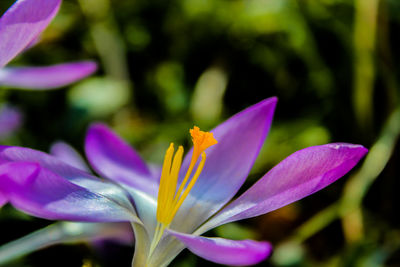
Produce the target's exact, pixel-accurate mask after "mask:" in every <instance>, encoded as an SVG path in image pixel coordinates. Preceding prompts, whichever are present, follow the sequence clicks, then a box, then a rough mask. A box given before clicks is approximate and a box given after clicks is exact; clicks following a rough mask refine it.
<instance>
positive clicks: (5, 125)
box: [0, 105, 22, 139]
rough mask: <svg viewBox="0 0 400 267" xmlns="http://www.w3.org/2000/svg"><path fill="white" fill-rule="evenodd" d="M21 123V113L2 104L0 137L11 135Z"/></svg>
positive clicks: (0, 110)
mask: <svg viewBox="0 0 400 267" xmlns="http://www.w3.org/2000/svg"><path fill="white" fill-rule="evenodd" d="M21 124H22V114H21V112H20V111H19V109H17V108H15V107H13V106H9V105H4V106H3V107H2V108H1V109H0V139H5V138H7V137H9V136H11V135H12V134H13V133H14V132H15V131H16V130H18V128H20V127H21Z"/></svg>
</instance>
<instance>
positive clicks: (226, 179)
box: [173, 97, 277, 232]
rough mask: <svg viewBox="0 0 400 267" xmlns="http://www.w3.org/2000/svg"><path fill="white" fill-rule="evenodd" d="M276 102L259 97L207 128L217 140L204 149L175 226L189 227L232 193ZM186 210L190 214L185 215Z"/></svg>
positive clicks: (257, 148)
mask: <svg viewBox="0 0 400 267" xmlns="http://www.w3.org/2000/svg"><path fill="white" fill-rule="evenodd" d="M276 103H277V98H276V97H272V98H268V99H266V100H264V101H261V102H260V103H258V104H255V105H253V106H251V107H249V108H247V109H245V110H244V111H242V112H240V113H238V114H236V115H235V116H233V117H232V118H230V119H228V120H227V121H225V122H224V123H222V124H220V125H219V126H217V127H216V128H215V129H214V130H212V131H211V132H213V133H214V137H215V139H216V140H217V141H218V144H216V145H214V146H212V147H211V148H209V149H208V150H207V151H206V154H207V160H206V163H205V166H204V169H203V172H202V173H201V175H200V177H199V178H198V180H197V182H196V184H195V186H194V187H193V189H192V191H191V192H190V194H189V196H188V198H187V199H186V200H185V201H184V202H183V205H182V207H181V208H180V210H179V212H178V213H177V217H176V221H177V223H176V227H177V228H176V229H179V230H180V231H182V232H190V231H193V230H194V228H196V227H197V226H198V225H199V224H201V223H202V222H204V221H205V220H206V219H207V218H209V217H210V216H211V215H212V214H214V213H215V212H216V211H217V210H219V209H220V208H221V207H222V206H223V205H225V204H226V203H227V202H228V201H229V200H230V199H231V198H232V197H233V196H234V195H235V194H236V192H237V191H238V190H239V188H240V187H241V186H242V184H243V183H244V181H245V180H246V178H247V176H248V174H249V172H250V169H251V167H252V166H253V164H254V161H255V159H256V157H257V155H258V153H259V151H260V149H261V146H262V145H263V143H264V140H265V138H266V136H267V134H268V131H269V128H270V125H271V122H272V117H273V114H274V110H275V106H276ZM191 153H192V152H191V151H190V152H188V155H187V156H186V158H185V161H184V164H183V167H182V172H184V171H186V170H187V168H188V165H189V160H190V159H189V158H190V157H191ZM183 176H184V173H181V175H180V177H181V178H182V177H183ZM194 207H196V208H194ZM190 210H193V212H190ZM188 212H190V214H192V215H193V216H192V215H191V216H190V218H188V217H187V215H188V214H189V213H188ZM178 224H179V226H178ZM184 224H185V225H184ZM173 229H175V228H174V227H173Z"/></svg>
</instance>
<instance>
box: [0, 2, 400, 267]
mask: <svg viewBox="0 0 400 267" xmlns="http://www.w3.org/2000/svg"><path fill="white" fill-rule="evenodd" d="M12 3H13V1H11V0H1V1H0V13H4V11H5V10H6V9H7V8H8V7H9V6H10V5H11V4H12ZM399 30H400V1H398V0H380V1H379V0H353V1H351V0H319V1H312V0H170V1H161V0H152V1H146V0H134V1H128V0H119V1H118V0H64V2H63V5H62V8H61V10H60V13H59V14H58V15H57V17H56V18H55V20H54V21H53V23H52V24H51V25H50V27H49V28H48V29H47V30H46V32H45V33H44V35H43V36H42V39H41V42H40V43H39V44H38V45H36V46H35V47H34V48H32V49H31V50H29V51H28V52H26V53H24V54H23V55H21V56H19V57H18V58H17V59H15V60H14V61H13V62H12V63H11V64H10V65H14V66H17V65H25V64H30V65H47V64H55V63H59V62H64V61H75V60H82V59H94V60H96V61H97V62H98V63H99V71H98V72H97V73H96V74H95V75H93V76H91V77H89V78H87V79H85V80H83V81H81V82H79V83H76V84H74V85H72V86H70V87H68V88H64V89H61V90H54V91H47V92H31V91H22V90H13V89H12V88H2V90H1V91H0V99H1V100H2V102H8V103H12V104H13V105H15V106H17V107H18V108H20V109H21V110H22V111H23V113H24V117H25V119H24V125H23V127H22V128H21V129H20V130H19V131H18V132H17V133H16V134H15V135H13V136H12V137H10V138H8V139H6V140H3V141H2V144H7V145H23V146H29V147H31V148H35V149H40V150H43V151H48V149H49V147H50V145H51V143H53V142H54V141H57V140H64V141H67V142H69V143H70V144H72V145H73V146H74V147H76V148H77V149H78V150H79V151H81V152H82V148H83V139H84V135H85V131H86V128H87V126H88V125H89V124H90V123H91V122H93V121H104V122H106V123H107V124H109V125H110V126H111V127H112V128H113V129H114V130H115V131H117V132H118V133H119V134H120V135H121V136H123V137H124V138H125V139H126V140H127V141H128V142H129V143H131V144H132V145H133V146H134V147H136V148H137V150H138V151H139V152H140V153H141V155H143V157H144V158H145V159H146V160H148V161H151V162H154V163H160V162H161V161H162V157H163V155H164V151H165V149H166V147H167V145H168V144H169V142H171V141H173V142H175V143H182V144H184V145H186V147H187V146H188V145H189V139H188V129H189V128H190V127H192V125H193V124H195V125H198V126H200V127H201V128H204V129H211V128H212V127H213V126H215V125H216V124H218V123H219V122H221V121H223V120H224V119H226V118H228V117H229V116H231V115H233V114H235V113H236V112H238V111H240V110H242V109H244V108H246V107H248V106H249V105H251V104H254V103H256V102H258V101H260V100H262V99H265V98H267V97H270V96H278V98H279V103H278V106H277V110H276V115H275V119H274V122H273V126H272V129H271V132H270V135H269V137H268V139H267V141H266V144H265V146H264V148H263V150H262V152H261V154H260V156H259V157H258V160H257V163H256V165H255V166H254V168H253V169H252V172H251V175H250V176H249V178H248V180H247V182H246V185H245V186H244V188H247V187H249V186H250V185H251V184H252V183H254V181H256V180H257V179H258V178H259V177H261V176H262V175H263V174H264V173H265V172H266V171H268V170H269V169H270V168H271V167H272V166H273V165H275V164H276V163H278V162H279V161H281V160H282V159H284V158H285V157H286V156H288V155H290V154H291V153H293V152H294V151H296V150H299V149H301V148H304V147H308V146H312V145H319V144H323V143H328V142H351V143H359V144H362V145H364V146H366V147H368V148H370V153H369V155H368V157H367V158H366V160H365V161H364V162H362V163H360V164H359V165H358V167H357V168H356V169H355V170H353V171H352V172H351V173H350V174H349V175H347V176H345V177H344V178H343V179H341V180H339V181H338V182H336V183H335V184H333V185H332V186H330V187H328V188H327V189H325V190H323V191H321V192H319V193H316V194H314V195H313V196H310V197H308V198H306V199H304V200H302V201H299V202H297V203H295V204H292V205H289V206H287V207H284V208H282V209H279V210H277V211H274V212H272V213H269V214H267V215H264V216H260V217H258V218H255V219H251V220H246V221H244V222H240V223H233V224H229V225H226V226H222V227H219V228H217V229H216V230H215V231H214V232H212V233H209V234H210V235H220V236H222V237H227V238H234V239H244V238H254V239H258V240H270V241H271V242H272V243H273V245H274V247H275V251H274V254H273V256H272V258H271V259H269V260H267V261H266V262H263V263H261V264H260V265H259V266H400V216H399V213H398V206H399V204H400V194H399V193H398V191H399V190H400V182H399V179H398V176H399V172H400V169H399V167H398V166H399V165H398V164H397V163H396V162H398V161H399V158H398V157H399V152H398V149H396V147H397V146H398V144H397V137H398V135H399V133H400V105H399V98H398V92H399V88H398V77H399V70H400V68H399V66H398V61H399V57H400V53H399V52H398V49H397V48H398V47H399V45H400V37H399V36H400V35H399V34H398V32H399ZM243 190H244V189H243ZM50 223H51V222H48V221H45V220H40V219H35V218H31V217H28V216H27V215H23V214H21V213H19V212H17V211H15V210H14V209H13V208H12V207H11V206H6V207H5V208H3V209H2V212H1V213H0V225H1V226H2V229H3V230H2V234H1V236H0V241H1V243H5V242H8V241H11V240H14V239H16V238H19V237H21V236H23V235H25V234H27V233H30V232H31V231H33V230H35V229H39V228H40V227H42V226H45V225H48V224H50ZM132 253H133V248H132V247H123V246H119V245H110V246H108V245H107V246H106V247H102V248H101V249H93V247H91V246H89V245H88V244H78V245H74V246H71V245H59V246H55V247H52V248H49V249H45V250H42V251H39V252H35V253H33V254H31V255H29V256H27V257H25V258H22V259H19V260H18V261H17V262H14V263H12V264H10V266H86V267H88V266H117V265H120V266H129V264H130V260H131V257H132ZM60 259H61V261H60ZM117 262H118V264H117ZM172 266H181V267H183V266H217V265H216V264H212V263H209V262H206V261H204V260H202V259H199V258H197V257H196V256H194V255H192V254H191V253H189V252H187V251H185V252H184V253H182V254H181V255H180V256H179V257H178V258H177V259H176V260H175V261H174V262H173V264H172Z"/></svg>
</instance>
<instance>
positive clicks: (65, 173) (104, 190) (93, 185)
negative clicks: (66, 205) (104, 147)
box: [0, 146, 132, 210]
mask: <svg viewBox="0 0 400 267" xmlns="http://www.w3.org/2000/svg"><path fill="white" fill-rule="evenodd" d="M10 161H11V162H31V163H38V164H39V165H40V166H41V168H42V169H46V170H49V171H50V172H52V173H54V174H55V175H58V176H60V177H62V178H63V179H66V180H68V181H69V182H71V183H73V184H75V185H77V186H80V187H83V188H86V189H88V190H89V191H91V192H96V193H97V194H101V195H102V196H104V197H105V198H107V199H110V200H112V201H114V202H116V203H118V204H119V205H121V206H124V207H125V208H126V209H128V210H129V209H132V203H131V201H130V197H129V195H128V193H127V192H126V191H125V190H123V189H122V188H121V187H120V186H118V185H116V184H114V183H109V182H107V181H105V180H100V179H98V178H97V177H95V176H92V175H91V174H89V173H87V172H84V171H81V170H79V169H77V168H74V167H72V166H71V165H69V164H66V163H65V162H63V161H61V160H59V159H58V158H56V157H54V156H51V155H49V154H46V153H43V152H41V151H37V150H33V149H29V148H24V147H7V146H0V164H1V163H7V162H10Z"/></svg>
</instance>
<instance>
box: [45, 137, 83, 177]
mask: <svg viewBox="0 0 400 267" xmlns="http://www.w3.org/2000/svg"><path fill="white" fill-rule="evenodd" d="M50 154H51V155H53V156H55V157H57V158H59V159H61V160H62V161H64V162H65V163H67V164H69V165H71V166H73V167H75V168H77V169H80V170H82V171H85V172H89V173H90V168H89V166H87V164H86V163H85V160H84V159H83V158H82V156H81V155H80V154H79V153H78V152H77V151H76V150H75V149H74V148H73V147H71V146H70V145H68V144H67V143H64V142H56V143H54V144H53V145H52V146H51V148H50Z"/></svg>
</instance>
